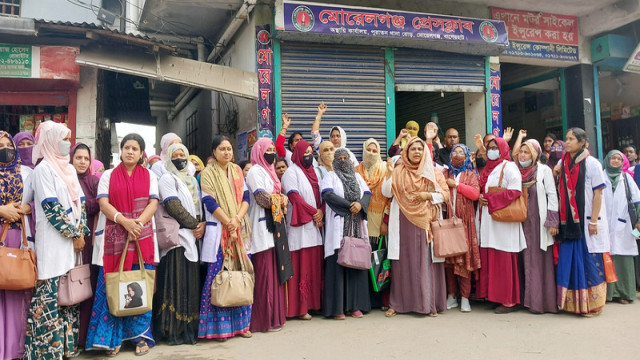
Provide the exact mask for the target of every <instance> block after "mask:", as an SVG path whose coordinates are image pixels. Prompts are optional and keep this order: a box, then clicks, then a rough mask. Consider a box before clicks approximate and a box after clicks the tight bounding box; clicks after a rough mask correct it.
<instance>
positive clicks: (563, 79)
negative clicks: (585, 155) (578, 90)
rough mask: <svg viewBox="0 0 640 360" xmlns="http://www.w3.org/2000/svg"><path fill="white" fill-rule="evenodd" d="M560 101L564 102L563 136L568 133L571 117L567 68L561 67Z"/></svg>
mask: <svg viewBox="0 0 640 360" xmlns="http://www.w3.org/2000/svg"><path fill="white" fill-rule="evenodd" d="M560 102H561V104H562V137H563V138H564V137H565V135H566V134H567V128H568V122H569V117H568V115H567V77H566V73H565V69H564V68H563V69H560Z"/></svg>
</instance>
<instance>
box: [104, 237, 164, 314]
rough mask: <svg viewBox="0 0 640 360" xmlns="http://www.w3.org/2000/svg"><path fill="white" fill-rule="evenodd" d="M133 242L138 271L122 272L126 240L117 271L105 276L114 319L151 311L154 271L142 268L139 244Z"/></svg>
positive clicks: (108, 300)
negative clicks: (138, 265) (136, 253)
mask: <svg viewBox="0 0 640 360" xmlns="http://www.w3.org/2000/svg"><path fill="white" fill-rule="evenodd" d="M134 241H135V243H136V249H137V252H138V264H140V269H138V270H129V271H123V268H124V259H125V257H126V256H127V250H128V249H129V242H130V240H129V239H128V238H127V243H126V244H125V246H124V250H123V251H122V256H121V257H120V267H119V268H118V271H117V272H111V273H108V274H106V275H105V283H106V288H107V289H106V292H107V303H108V304H109V312H110V313H111V315H113V316H116V317H122V316H132V315H140V314H144V313H147V312H149V311H151V305H152V303H153V290H154V285H155V278H156V271H155V270H148V269H145V268H144V260H143V259H142V251H141V250H140V244H138V241H137V240H134Z"/></svg>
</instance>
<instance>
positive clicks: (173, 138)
mask: <svg viewBox="0 0 640 360" xmlns="http://www.w3.org/2000/svg"><path fill="white" fill-rule="evenodd" d="M173 144H182V139H181V138H180V136H178V135H176V134H174V133H166V134H164V135H162V139H160V160H161V161H158V162H155V163H154V164H153V165H151V171H153V173H154V174H156V176H157V177H158V179H160V177H162V175H164V173H165V172H167V168H166V167H165V166H164V164H165V163H166V162H167V161H168V160H169V159H167V150H168V149H169V146H171V145H173ZM149 164H151V158H150V159H149ZM187 169H188V170H189V174H190V175H193V174H195V172H196V168H195V166H193V164H191V163H188V164H187Z"/></svg>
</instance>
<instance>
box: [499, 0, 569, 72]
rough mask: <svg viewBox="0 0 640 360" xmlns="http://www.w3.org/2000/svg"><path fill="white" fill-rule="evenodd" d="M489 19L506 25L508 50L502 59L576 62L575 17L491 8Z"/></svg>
mask: <svg viewBox="0 0 640 360" xmlns="http://www.w3.org/2000/svg"><path fill="white" fill-rule="evenodd" d="M491 18H492V19H494V20H501V21H504V23H505V24H506V25H507V32H508V33H509V46H508V47H507V50H506V51H505V52H504V53H502V55H509V56H519V57H529V58H538V59H549V60H563V61H578V60H579V59H578V17H577V16H567V15H559V14H550V13H544V12H538V11H522V10H511V9H500V8H493V7H492V8H491Z"/></svg>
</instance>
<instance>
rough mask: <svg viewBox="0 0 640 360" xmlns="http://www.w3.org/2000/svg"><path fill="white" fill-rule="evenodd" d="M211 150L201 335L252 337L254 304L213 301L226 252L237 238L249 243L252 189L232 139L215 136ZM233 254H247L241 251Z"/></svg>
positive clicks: (205, 189)
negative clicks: (225, 304) (237, 161)
mask: <svg viewBox="0 0 640 360" xmlns="http://www.w3.org/2000/svg"><path fill="white" fill-rule="evenodd" d="M212 153H213V157H214V160H213V162H212V163H211V164H210V165H208V166H207V167H206V168H204V170H202V172H201V173H200V176H201V181H202V202H203V203H204V205H205V208H206V211H205V217H206V220H207V229H206V231H205V237H204V240H203V243H202V255H201V257H200V260H202V261H203V262H205V263H207V264H208V270H207V275H206V280H205V282H204V289H203V291H202V298H201V300H200V325H199V329H198V337H199V338H200V339H216V340H219V341H225V340H226V339H228V338H230V337H234V336H236V335H240V336H242V337H245V338H249V337H251V331H249V322H250V321H251V305H247V306H236V307H217V306H214V305H212V304H211V284H213V280H214V278H215V276H216V275H217V274H218V272H220V270H221V269H222V263H223V261H224V255H223V253H226V252H235V251H234V250H232V249H233V248H234V246H232V244H233V242H238V245H239V247H240V248H242V249H244V248H245V246H250V245H249V244H248V243H249V241H250V238H251V224H250V221H249V218H248V216H247V212H248V210H249V202H250V196H249V190H248V188H247V186H246V185H245V182H244V176H242V169H240V167H239V166H238V165H236V164H234V163H233V147H232V146H231V141H229V139H228V138H226V137H224V136H222V135H217V136H214V138H213V141H212ZM245 244H246V245H245ZM234 256H236V257H239V256H247V254H246V253H245V252H242V254H235V255H234Z"/></svg>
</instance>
